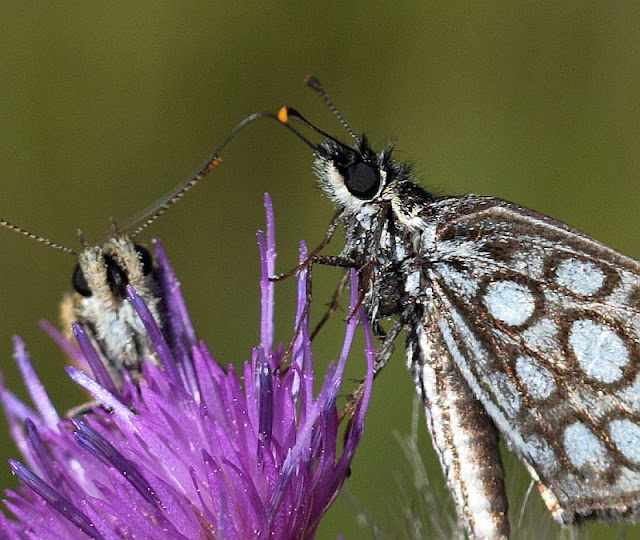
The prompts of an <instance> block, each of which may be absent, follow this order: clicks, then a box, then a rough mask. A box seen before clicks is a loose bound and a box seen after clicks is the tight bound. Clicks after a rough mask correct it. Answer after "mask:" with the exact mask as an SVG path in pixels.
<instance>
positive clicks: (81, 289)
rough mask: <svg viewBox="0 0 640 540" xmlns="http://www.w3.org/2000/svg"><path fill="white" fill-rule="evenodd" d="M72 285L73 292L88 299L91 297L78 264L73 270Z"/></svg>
mask: <svg viewBox="0 0 640 540" xmlns="http://www.w3.org/2000/svg"><path fill="white" fill-rule="evenodd" d="M72 283H73V288H74V289H75V291H76V292H78V293H80V294H81V295H82V296H84V297H86V298H88V297H89V296H92V295H93V293H92V292H91V289H90V288H89V284H88V283H87V280H86V279H85V277H84V274H83V273H82V268H80V265H79V264H76V267H75V268H74V269H73V278H72Z"/></svg>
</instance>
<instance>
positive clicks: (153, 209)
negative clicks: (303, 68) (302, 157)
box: [120, 112, 315, 238]
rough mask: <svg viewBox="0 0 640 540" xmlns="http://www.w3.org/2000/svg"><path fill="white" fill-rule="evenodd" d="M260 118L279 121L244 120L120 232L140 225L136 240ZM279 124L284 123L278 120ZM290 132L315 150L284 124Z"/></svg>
mask: <svg viewBox="0 0 640 540" xmlns="http://www.w3.org/2000/svg"><path fill="white" fill-rule="evenodd" d="M260 118H271V119H274V120H278V117H277V116H276V115H275V114H273V113H270V112H257V113H253V114H250V115H249V116H247V117H246V118H245V119H244V120H242V121H241V122H240V123H239V124H237V125H236V127H234V128H233V130H231V132H230V133H229V135H227V137H226V138H225V139H224V140H223V141H222V142H221V143H220V144H219V145H218V146H217V148H216V149H215V150H214V151H213V152H212V153H211V155H210V156H209V157H208V158H207V159H206V160H205V161H204V163H203V164H202V165H200V167H198V169H197V170H196V172H195V173H193V174H192V175H191V176H189V177H187V178H186V179H185V180H183V181H182V182H181V183H180V184H178V185H177V186H176V187H175V188H174V189H173V190H171V191H170V192H169V193H167V194H166V195H165V196H164V197H162V198H161V199H159V200H158V201H156V202H155V203H154V204H152V205H151V206H149V207H148V208H146V209H145V210H143V211H142V212H141V213H140V214H138V215H137V216H135V217H134V218H133V219H131V220H130V221H129V222H128V223H126V224H125V226H124V227H122V228H121V229H120V230H127V229H130V228H132V227H135V226H136V225H138V227H137V228H136V229H135V230H134V231H133V232H132V233H131V234H130V235H129V236H130V237H131V238H134V237H135V236H137V235H138V234H140V233H141V232H142V231H144V230H145V229H146V228H147V227H148V226H149V225H151V224H152V223H153V222H154V221H155V220H156V219H158V218H159V217H160V216H161V215H162V214H164V213H165V212H166V211H167V210H168V209H169V208H170V207H172V206H173V205H174V204H175V203H177V202H178V201H179V200H180V199H182V197H184V196H185V194H186V193H187V192H188V191H189V190H190V189H191V188H193V187H194V186H195V185H196V184H197V183H198V182H200V180H202V179H203V178H204V177H205V176H207V175H208V174H209V173H210V172H211V171H213V170H214V169H215V168H217V167H218V166H219V165H220V164H221V163H222V159H221V158H220V153H221V152H222V150H223V149H224V148H225V147H226V146H227V144H229V143H230V142H231V141H232V140H233V139H235V137H236V136H237V135H238V133H240V132H241V131H242V130H243V129H244V128H245V127H246V126H248V125H249V124H251V123H252V122H253V121H255V120H258V119H260ZM278 122H279V123H282V122H280V121H279V120H278ZM283 125H285V126H286V127H287V128H288V129H289V130H290V131H292V132H293V133H294V134H295V135H296V136H297V137H299V138H301V139H302V140H303V141H304V142H305V143H307V144H309V145H310V146H312V147H313V148H315V145H313V144H312V143H311V142H309V141H308V140H307V139H306V138H305V137H304V136H303V135H302V134H301V133H299V132H298V131H297V130H296V129H295V128H293V127H292V126H290V125H289V124H284V123H283Z"/></svg>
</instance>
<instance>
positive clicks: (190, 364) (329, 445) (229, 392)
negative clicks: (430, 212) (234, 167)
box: [0, 196, 374, 540]
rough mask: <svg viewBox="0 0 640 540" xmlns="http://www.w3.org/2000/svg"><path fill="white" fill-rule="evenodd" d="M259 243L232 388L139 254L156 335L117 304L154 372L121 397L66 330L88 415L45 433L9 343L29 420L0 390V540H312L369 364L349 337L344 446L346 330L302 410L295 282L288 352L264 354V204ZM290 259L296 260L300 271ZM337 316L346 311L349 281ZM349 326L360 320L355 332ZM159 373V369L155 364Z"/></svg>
mask: <svg viewBox="0 0 640 540" xmlns="http://www.w3.org/2000/svg"><path fill="white" fill-rule="evenodd" d="M265 207H266V210H267V233H266V235H265V234H263V233H262V232H259V233H258V244H259V248H260V256H261V259H260V260H261V269H262V278H261V280H260V291H261V299H262V309H261V325H260V338H261V343H260V345H259V346H258V347H256V348H255V349H254V350H253V353H252V356H251V360H250V361H247V362H245V363H244V365H243V366H242V368H241V373H240V374H238V373H237V372H236V370H235V369H234V367H233V366H228V367H227V368H226V370H225V369H224V368H223V367H221V366H220V365H219V364H218V363H217V362H216V361H215V360H214V359H213V357H212V356H211V354H210V353H209V351H208V349H207V348H206V347H205V345H204V344H203V343H202V342H200V341H198V340H197V338H196V335H195V332H194V330H193V326H192V324H191V321H190V320H189V317H188V314H187V310H186V306H185V303H184V299H183V297H182V293H181V288H180V283H179V282H178V280H177V278H176V276H175V274H174V272H173V269H172V268H171V265H170V264H169V261H168V259H167V257H166V254H165V252H164V250H163V248H162V246H161V245H160V243H159V242H158V241H155V248H156V260H157V261H158V264H159V267H160V273H159V280H160V284H161V287H162V291H163V292H162V294H163V298H164V301H165V304H166V320H165V321H164V324H165V328H164V329H163V331H161V329H160V328H159V326H158V323H157V321H155V320H154V319H153V317H152V316H151V314H150V312H149V310H148V309H147V307H146V306H145V305H144V303H143V302H142V300H140V298H139V297H138V296H137V294H136V292H135V291H134V290H133V289H131V288H129V289H128V291H127V293H128V297H129V301H130V302H131V303H132V305H133V306H134V307H135V309H136V311H137V312H138V315H139V316H140V318H141V320H142V321H143V323H144V325H145V328H146V330H147V333H148V334H149V336H150V340H151V342H152V344H153V346H154V350H155V352H156V356H157V363H153V362H150V361H149V362H145V364H144V365H143V379H142V380H141V381H139V382H138V383H137V384H134V383H133V382H131V381H130V380H129V379H128V378H126V377H124V383H123V384H122V385H121V387H118V385H117V384H116V383H115V382H114V381H113V380H112V379H111V377H110V375H109V373H108V371H107V370H106V369H105V368H104V366H103V365H102V363H101V362H100V360H99V356H98V354H97V352H96V351H95V350H94V349H93V346H92V344H91V340H90V339H89V338H88V336H86V334H85V333H84V330H83V328H82V327H81V326H80V325H74V333H75V335H76V337H77V341H78V345H79V349H78V348H77V347H75V346H74V345H71V344H64V343H61V337H60V335H59V334H58V333H56V332H55V330H53V329H52V328H51V327H47V331H48V332H49V333H50V334H52V335H53V337H54V339H55V340H56V341H57V342H58V343H59V344H62V345H63V346H64V348H65V349H66V350H68V351H71V352H72V353H73V354H74V357H81V358H80V361H79V362H77V364H78V365H80V366H83V367H85V368H86V367H89V368H90V369H91V375H88V374H87V373H86V372H85V371H82V370H81V369H79V368H77V367H68V368H67V371H68V373H69V375H70V376H71V378H72V379H73V380H74V381H75V382H76V383H78V384H80V385H81V386H82V387H83V388H85V389H86V390H87V391H88V392H89V393H90V394H91V395H92V396H93V398H94V399H95V400H96V401H97V403H98V404H100V405H101V406H98V405H97V404H96V405H95V406H94V407H93V408H92V410H91V411H90V412H89V413H87V414H85V415H83V416H79V417H75V418H73V419H71V420H67V419H61V418H60V417H59V415H58V413H57V412H56V410H55V408H54V406H53V404H52V403H51V401H50V400H49V398H48V396H47V393H46V390H45V385H43V384H42V383H41V382H40V380H39V379H38V377H37V375H36V373H35V371H34V369H33V367H32V365H31V362H30V360H29V357H28V354H27V352H26V350H25V347H24V345H23V343H22V341H21V340H20V339H19V338H16V339H15V356H16V360H17V362H18V364H19V366H20V369H21V372H22V374H23V378H24V380H25V384H26V386H27V389H28V390H29V393H30V396H31V399H32V402H33V405H34V408H35V410H32V409H31V408H30V407H29V406H27V405H26V404H24V403H22V402H21V401H20V400H19V399H18V398H17V397H16V396H15V395H14V394H12V393H11V392H9V391H8V390H6V389H4V388H2V389H1V392H0V398H1V399H2V405H3V407H4V410H5V413H6V416H7V419H8V421H9V426H10V429H11V434H12V436H13V438H14V439H15V441H16V444H17V445H18V448H19V449H20V451H21V453H22V462H19V461H16V460H10V467H11V470H12V471H13V473H14V474H15V475H16V476H17V477H18V478H19V479H20V487H19V489H18V490H17V491H13V490H6V491H5V500H4V504H5V506H6V507H7V509H8V510H9V512H10V514H11V517H10V518H7V517H5V516H3V515H2V514H1V513H0V537H2V538H4V537H6V538H8V539H11V540H14V539H26V538H29V539H31V538H47V539H54V540H55V539H69V538H78V539H80V538H96V539H104V540H112V539H113V540H116V539H122V538H132V539H133V538H154V539H164V538H171V539H174V538H176V539H185V540H191V539H194V538H204V539H206V538H211V539H213V538H228V539H232V540H233V539H238V540H244V539H247V538H270V539H295V538H300V539H303V538H305V539H306V538H313V537H314V535H315V532H316V529H317V527H318V525H319V522H320V519H321V518H322V516H323V515H324V513H325V512H326V511H327V509H328V508H329V506H330V505H331V503H332V502H333V501H334V500H335V498H336V496H337V495H338V493H339V491H340V488H341V486H342V484H343V483H344V481H345V479H346V477H347V475H348V472H349V468H350V464H351V461H352V459H353V456H354V453H355V450H356V447H357V445H358V442H359V440H360V437H361V434H362V431H363V427H364V417H365V414H366V410H367V407H368V403H369V397H370V393H371V385H372V382H373V361H374V350H373V343H372V341H373V340H372V337H371V333H370V331H369V329H368V327H367V326H366V324H365V325H364V335H365V342H366V350H365V355H366V359H367V371H366V373H367V375H366V379H365V385H364V393H363V397H362V399H361V401H360V402H359V404H358V406H357V407H356V409H355V413H354V416H353V417H352V419H351V421H350V423H349V425H348V426H347V431H346V434H344V446H343V445H342V442H341V440H342V436H341V435H340V433H339V425H340V414H339V412H338V409H337V406H336V401H337V398H338V393H339V391H340V388H341V384H342V376H343V373H344V368H345V364H346V362H347V358H348V355H349V351H350V348H351V343H352V340H353V337H354V334H355V331H356V327H357V325H358V320H357V318H356V317H351V318H350V319H349V321H348V323H347V329H346V334H345V337H344V343H343V347H342V351H341V353H340V356H339V358H338V361H337V363H336V364H335V365H331V366H330V367H329V369H328V372H327V374H326V376H325V379H324V383H323V384H322V386H321V388H320V391H319V393H318V395H317V396H314V392H313V388H314V377H315V376H316V374H314V371H313V364H312V356H311V340H310V332H309V321H308V318H307V316H306V310H305V302H306V299H307V294H306V270H305V269H303V270H301V271H300V274H299V277H298V305H297V317H296V321H295V328H296V329H297V331H296V334H295V336H294V337H295V340H294V343H293V346H292V347H291V354H290V359H286V358H285V354H284V347H282V346H281V345H280V346H274V344H273V341H274V322H273V317H274V311H275V302H274V298H275V287H274V283H273V282H271V281H270V280H269V277H270V276H272V275H274V272H275V259H276V251H275V240H274V217H273V209H272V206H271V201H270V199H269V197H268V196H266V197H265ZM305 258H306V249H305V247H304V245H302V247H301V260H304V259H305ZM351 290H352V295H351V306H350V313H352V312H354V311H356V312H357V313H358V314H359V315H361V316H362V315H363V314H362V313H361V310H360V309H359V308H358V292H357V291H358V287H357V281H356V277H355V274H354V275H353V276H352V282H351ZM362 318H363V319H364V317H362ZM158 364H159V365H158Z"/></svg>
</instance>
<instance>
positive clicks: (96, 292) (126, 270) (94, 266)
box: [73, 235, 153, 307]
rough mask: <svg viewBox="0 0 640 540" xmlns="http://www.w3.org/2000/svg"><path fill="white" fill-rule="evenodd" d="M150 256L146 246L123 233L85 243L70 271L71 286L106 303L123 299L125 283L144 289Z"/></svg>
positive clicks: (146, 285) (82, 294) (151, 266)
mask: <svg viewBox="0 0 640 540" xmlns="http://www.w3.org/2000/svg"><path fill="white" fill-rule="evenodd" d="M152 270H153V259H152V257H151V254H150V253H149V251H147V249H146V248H144V247H142V246H140V245H137V244H134V243H133V242H132V241H131V240H130V239H129V237H127V236H122V235H119V236H114V237H112V238H110V239H109V240H108V241H107V242H106V243H105V244H104V245H103V246H86V247H85V248H84V250H83V251H82V253H80V255H79V261H78V264H77V265H76V267H75V270H74V272H73V287H74V289H75V291H76V292H77V293H78V294H80V295H81V296H83V297H85V298H90V297H96V298H97V299H99V300H100V301H102V302H105V304H107V305H114V307H115V305H119V304H121V303H122V302H123V301H124V299H125V298H126V286H127V285H132V286H133V287H134V288H135V289H136V290H138V291H145V290H146V289H147V288H148V281H149V279H151V278H150V277H149V276H150V274H151V273H152Z"/></svg>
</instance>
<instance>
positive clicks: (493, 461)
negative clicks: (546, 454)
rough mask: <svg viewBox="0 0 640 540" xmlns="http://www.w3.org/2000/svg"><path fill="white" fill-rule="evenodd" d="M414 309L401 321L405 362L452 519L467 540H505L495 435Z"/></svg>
mask: <svg viewBox="0 0 640 540" xmlns="http://www.w3.org/2000/svg"><path fill="white" fill-rule="evenodd" d="M433 319H434V317H429V315H427V314H426V313H425V312H424V309H423V307H422V306H420V305H419V304H418V305H417V306H416V307H415V308H414V310H413V313H412V315H411V319H410V320H409V321H407V324H406V328H407V363H408V367H409V370H410V371H411V373H412V375H413V377H414V381H415V384H416V389H417V391H418V394H419V395H420V397H421V399H422V402H423V405H424V410H425V414H426V419H427V427H428V429H429V432H430V434H431V438H432V441H433V445H434V447H435V450H436V453H437V454H438V457H439V459H440V464H441V466H442V469H443V472H444V475H445V478H446V481H447V485H448V487H449V490H450V491H451V493H452V495H453V499H454V502H455V505H456V510H457V512H458V516H459V517H460V518H461V519H462V521H463V523H464V526H465V529H466V531H467V534H468V535H469V538H470V539H472V540H481V539H482V540H506V539H508V537H509V523H508V520H507V498H506V492H505V487H504V471H503V468H502V462H501V459H500V450H499V447H498V432H497V430H496V428H495V426H494V425H493V422H492V421H491V419H490V418H489V416H488V415H487V413H486V411H485V409H484V408H483V406H482V405H481V404H480V402H479V401H478V400H477V399H476V397H475V396H474V394H473V392H472V391H471V389H470V388H469V386H468V384H467V383H466V381H465V380H464V378H463V377H462V375H461V374H460V372H459V370H458V368H457V366H456V365H455V363H454V361H453V359H452V358H451V356H450V354H449V352H448V350H447V348H446V345H445V343H444V340H443V339H442V336H441V334H440V331H439V329H438V326H437V324H436V322H435V321H434V320H433Z"/></svg>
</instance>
